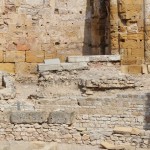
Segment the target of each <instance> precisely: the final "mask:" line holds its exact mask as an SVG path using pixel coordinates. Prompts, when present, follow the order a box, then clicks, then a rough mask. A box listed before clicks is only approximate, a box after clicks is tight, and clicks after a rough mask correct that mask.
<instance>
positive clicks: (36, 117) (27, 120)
mask: <svg viewBox="0 0 150 150" xmlns="http://www.w3.org/2000/svg"><path fill="white" fill-rule="evenodd" d="M47 118H48V115H47V113H46V112H39V111H16V112H12V113H11V116H10V120H11V123H14V124H32V123H43V122H47Z"/></svg>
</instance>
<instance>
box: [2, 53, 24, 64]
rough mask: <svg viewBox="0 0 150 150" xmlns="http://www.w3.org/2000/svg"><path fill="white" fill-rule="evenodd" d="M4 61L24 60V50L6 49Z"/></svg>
mask: <svg viewBox="0 0 150 150" xmlns="http://www.w3.org/2000/svg"><path fill="white" fill-rule="evenodd" d="M4 61H5V62H24V61H25V52H24V51H6V54H5V57H4Z"/></svg>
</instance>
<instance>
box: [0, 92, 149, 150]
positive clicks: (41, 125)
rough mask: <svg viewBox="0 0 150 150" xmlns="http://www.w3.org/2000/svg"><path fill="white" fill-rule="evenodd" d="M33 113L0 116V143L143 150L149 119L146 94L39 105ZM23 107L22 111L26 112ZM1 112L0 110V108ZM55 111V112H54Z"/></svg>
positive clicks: (16, 112)
mask: <svg viewBox="0 0 150 150" xmlns="http://www.w3.org/2000/svg"><path fill="white" fill-rule="evenodd" d="M40 102H41V104H42V103H43V105H41V104H39V103H38V102H37V104H36V105H35V110H32V111H31V110H30V111H27V110H26V111H21V110H22V107H21V110H20V111H16V110H15V107H13V111H12V112H11V111H10V110H9V109H12V108H8V109H7V110H8V111H6V108H5V111H4V112H3V113H1V114H0V127H1V128H0V140H1V141H3V140H6V141H12V140H13V141H14V140H15V141H20V140H24V141H45V142H52V141H53V142H58V143H70V144H75V143H76V144H85V145H98V146H100V144H101V143H102V142H103V141H110V143H111V142H112V143H115V146H117V145H125V146H127V145H128V146H133V147H132V148H131V150H132V149H134V148H135V147H141V148H147V147H148V146H149V137H150V132H149V130H146V129H149V127H150V118H149V116H147V117H146V116H145V114H148V112H149V111H148V110H146V109H147V108H148V106H150V103H149V95H148V94H146V93H145V94H118V95H116V97H115V98H112V97H108V96H107V97H103V98H97V99H90V98H84V99H77V101H76V100H71V99H68V100H66V101H65V100H62V99H61V100H59V101H57V102H51V103H50V101H40ZM28 107H29V106H27V107H26V108H28ZM1 108H2V107H1ZM55 110H57V111H55Z"/></svg>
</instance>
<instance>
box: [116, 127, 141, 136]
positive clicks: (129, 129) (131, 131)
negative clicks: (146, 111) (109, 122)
mask: <svg viewBox="0 0 150 150" xmlns="http://www.w3.org/2000/svg"><path fill="white" fill-rule="evenodd" d="M114 133H118V134H133V135H139V134H141V133H142V131H141V130H140V129H138V128H132V127H115V128H114Z"/></svg>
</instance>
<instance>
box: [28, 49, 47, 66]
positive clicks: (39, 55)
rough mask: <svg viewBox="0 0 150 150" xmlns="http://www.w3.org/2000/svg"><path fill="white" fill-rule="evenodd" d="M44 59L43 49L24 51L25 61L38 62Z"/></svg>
mask: <svg viewBox="0 0 150 150" xmlns="http://www.w3.org/2000/svg"><path fill="white" fill-rule="evenodd" d="M43 61H44V51H26V62H31V63H40V62H43Z"/></svg>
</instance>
